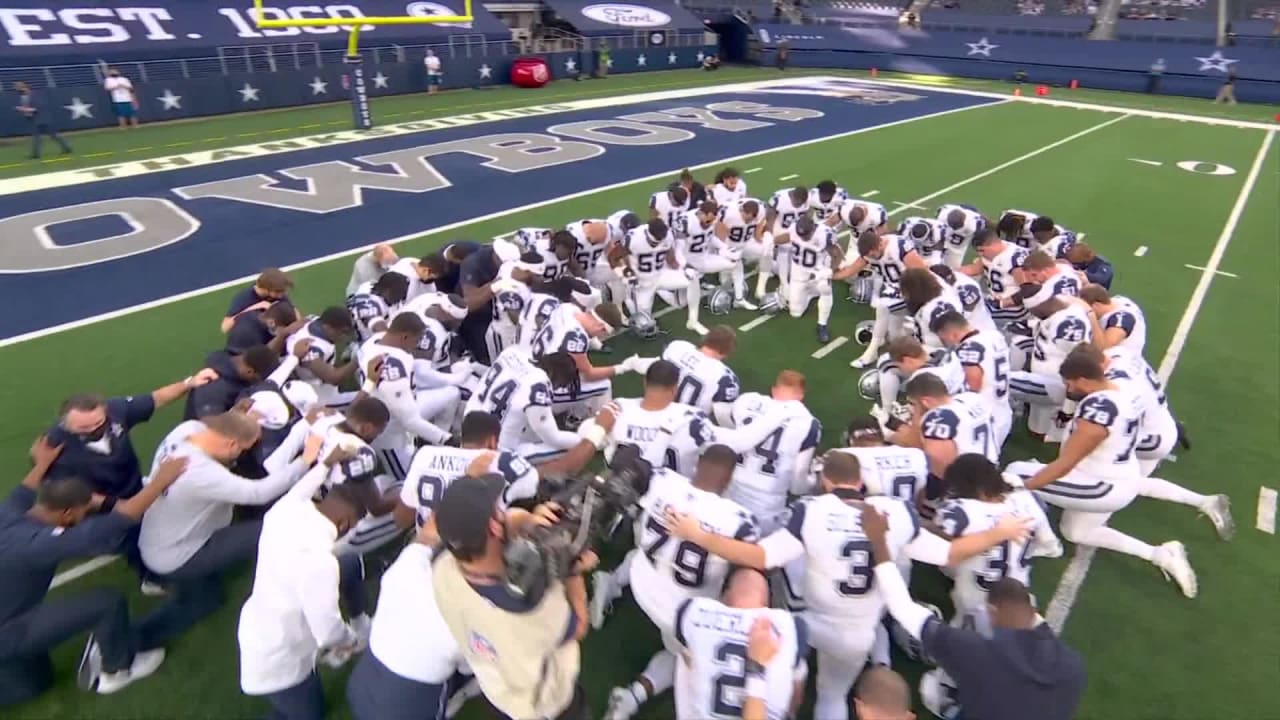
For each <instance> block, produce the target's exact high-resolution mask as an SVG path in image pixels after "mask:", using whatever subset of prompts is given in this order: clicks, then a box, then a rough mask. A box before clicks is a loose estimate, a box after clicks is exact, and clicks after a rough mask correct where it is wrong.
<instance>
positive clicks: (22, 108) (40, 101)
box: [13, 80, 71, 160]
mask: <svg viewBox="0 0 1280 720" xmlns="http://www.w3.org/2000/svg"><path fill="white" fill-rule="evenodd" d="M13 89H14V90H17V91H18V106H17V107H16V108H15V109H16V110H17V111H18V112H19V113H20V114H21V115H22V116H23V117H25V118H26V119H27V123H28V124H29V126H30V128H31V159H32V160H39V159H40V140H41V137H42V136H44V135H48V136H49V137H51V138H53V141H54V142H56V143H58V145H59V146H61V147H62V154H63V155H66V154H68V153H70V152H71V146H70V145H68V144H67V141H66V140H63V139H62V136H61V135H59V134H58V131H57V130H54V129H53V126H52V125H50V124H49V118H48V113H47V112H46V110H47V109H48V107H47V102H48V100H47V96H46V95H45V94H44V92H43V91H41V92H36V91H35V90H32V89H31V86H30V85H28V84H26V83H24V82H22V81H21V80H19V81H18V82H16V83H14V84H13Z"/></svg>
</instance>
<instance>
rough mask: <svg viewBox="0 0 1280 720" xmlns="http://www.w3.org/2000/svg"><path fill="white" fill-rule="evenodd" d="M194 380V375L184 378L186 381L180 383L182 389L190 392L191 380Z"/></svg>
mask: <svg viewBox="0 0 1280 720" xmlns="http://www.w3.org/2000/svg"><path fill="white" fill-rule="evenodd" d="M195 379H196V376H195V375H188V376H187V377H186V379H185V380H183V381H182V387H184V388H187V389H188V390H190V389H191V382H192V381H193V380H195Z"/></svg>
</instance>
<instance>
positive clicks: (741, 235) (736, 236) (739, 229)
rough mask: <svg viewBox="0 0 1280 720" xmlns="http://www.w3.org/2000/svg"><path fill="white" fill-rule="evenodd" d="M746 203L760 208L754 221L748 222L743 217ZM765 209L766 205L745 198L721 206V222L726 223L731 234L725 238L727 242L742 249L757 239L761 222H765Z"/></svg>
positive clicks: (753, 199)
mask: <svg viewBox="0 0 1280 720" xmlns="http://www.w3.org/2000/svg"><path fill="white" fill-rule="evenodd" d="M746 202H753V203H755V204H756V206H757V207H758V208H759V209H758V210H757V211H756V217H755V219H754V220H750V221H748V220H747V219H746V218H745V217H743V215H742V205H743V203H746ZM764 212H765V207H764V203H762V202H760V201H759V200H756V199H755V198H743V199H741V200H737V201H735V202H731V203H725V204H721V206H720V222H722V223H724V225H725V227H726V228H727V229H728V231H729V234H728V236H727V237H726V238H725V242H726V243H728V244H729V246H730V247H736V248H741V247H742V245H743V244H745V243H748V242H751V241H752V240H755V238H756V231H757V230H758V226H759V225H760V222H761V221H762V220H764Z"/></svg>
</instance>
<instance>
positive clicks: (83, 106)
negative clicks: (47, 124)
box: [62, 97, 93, 120]
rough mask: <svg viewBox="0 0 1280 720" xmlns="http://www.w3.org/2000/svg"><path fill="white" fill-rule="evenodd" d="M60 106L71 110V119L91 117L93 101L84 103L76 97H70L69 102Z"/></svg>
mask: <svg viewBox="0 0 1280 720" xmlns="http://www.w3.org/2000/svg"><path fill="white" fill-rule="evenodd" d="M62 107H64V108H66V109H67V110H68V111H70V112H71V119H72V120H78V119H80V118H91V117H93V103H86V102H85V101H83V100H81V99H80V98H78V97H73V98H71V104H70V105H63V106H62Z"/></svg>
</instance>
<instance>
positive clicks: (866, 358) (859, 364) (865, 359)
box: [849, 352, 878, 370]
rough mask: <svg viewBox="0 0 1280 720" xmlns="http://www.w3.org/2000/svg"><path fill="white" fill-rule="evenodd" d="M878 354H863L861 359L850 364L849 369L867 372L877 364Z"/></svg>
mask: <svg viewBox="0 0 1280 720" xmlns="http://www.w3.org/2000/svg"><path fill="white" fill-rule="evenodd" d="M877 355H878V353H865V352H864V353H862V355H861V357H859V358H858V359H856V360H854V361H853V362H851V363H849V367H851V368H854V369H856V370H866V369H867V368H869V367H872V366H873V365H875V364H876V357H877Z"/></svg>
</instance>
